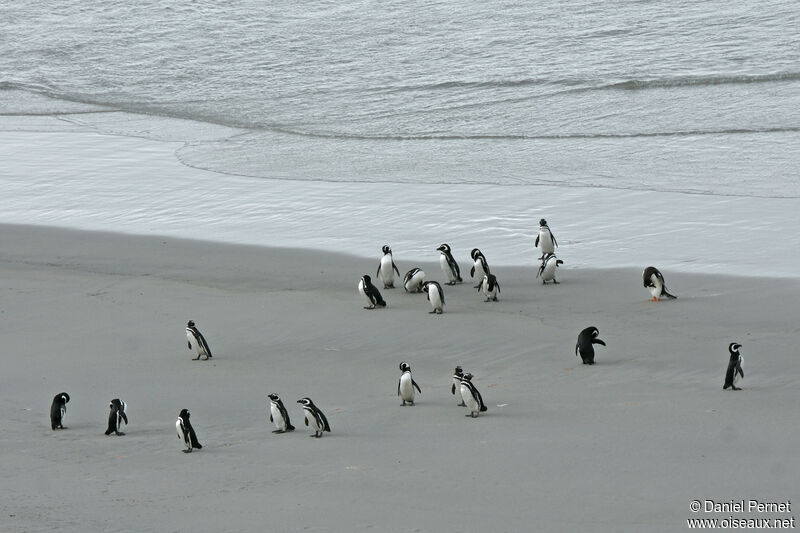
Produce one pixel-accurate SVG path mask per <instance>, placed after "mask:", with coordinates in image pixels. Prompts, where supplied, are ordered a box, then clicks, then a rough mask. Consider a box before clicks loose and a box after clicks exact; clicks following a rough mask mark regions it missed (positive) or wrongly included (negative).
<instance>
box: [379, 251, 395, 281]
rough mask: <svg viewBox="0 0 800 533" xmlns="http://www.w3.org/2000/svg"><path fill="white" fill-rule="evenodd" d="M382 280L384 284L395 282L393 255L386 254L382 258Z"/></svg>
mask: <svg viewBox="0 0 800 533" xmlns="http://www.w3.org/2000/svg"><path fill="white" fill-rule="evenodd" d="M380 274H381V281H382V282H383V285H384V286H387V285H392V284H394V271H393V270H392V257H391V256H389V255H384V256H383V257H382V258H381V270H380Z"/></svg>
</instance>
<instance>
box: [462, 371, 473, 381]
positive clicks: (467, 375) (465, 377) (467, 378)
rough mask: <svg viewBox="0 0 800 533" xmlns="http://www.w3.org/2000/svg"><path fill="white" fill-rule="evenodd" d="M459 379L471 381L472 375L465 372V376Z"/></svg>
mask: <svg viewBox="0 0 800 533" xmlns="http://www.w3.org/2000/svg"><path fill="white" fill-rule="evenodd" d="M461 379H465V380H467V381H472V374H471V373H470V372H467V373H466V374H464V375H463V376H461Z"/></svg>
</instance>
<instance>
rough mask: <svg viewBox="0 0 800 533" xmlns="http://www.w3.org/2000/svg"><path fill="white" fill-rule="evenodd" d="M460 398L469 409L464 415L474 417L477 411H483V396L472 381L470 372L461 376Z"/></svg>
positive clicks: (484, 408) (484, 409) (484, 406)
mask: <svg viewBox="0 0 800 533" xmlns="http://www.w3.org/2000/svg"><path fill="white" fill-rule="evenodd" d="M461 399H462V400H463V401H464V404H465V405H466V406H467V409H469V414H468V415H466V416H469V417H472V418H476V417H477V416H478V414H479V413H483V412H485V411H486V410H487V409H486V405H485V404H484V403H483V397H482V396H481V393H480V392H478V389H477V388H476V387H475V385H474V384H473V383H472V374H470V373H469V372H467V373H466V374H464V375H463V376H462V377H461Z"/></svg>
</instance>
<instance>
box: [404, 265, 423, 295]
mask: <svg viewBox="0 0 800 533" xmlns="http://www.w3.org/2000/svg"><path fill="white" fill-rule="evenodd" d="M423 281H425V272H424V271H423V270H422V269H421V268H412V269H411V270H409V271H408V272H406V275H405V277H404V278H403V288H404V289H405V290H406V292H422V282H423Z"/></svg>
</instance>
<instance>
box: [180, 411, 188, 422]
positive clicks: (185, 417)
mask: <svg viewBox="0 0 800 533" xmlns="http://www.w3.org/2000/svg"><path fill="white" fill-rule="evenodd" d="M178 416H179V417H180V418H183V419H185V420H188V419H189V410H188V409H181V414H179V415H178Z"/></svg>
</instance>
